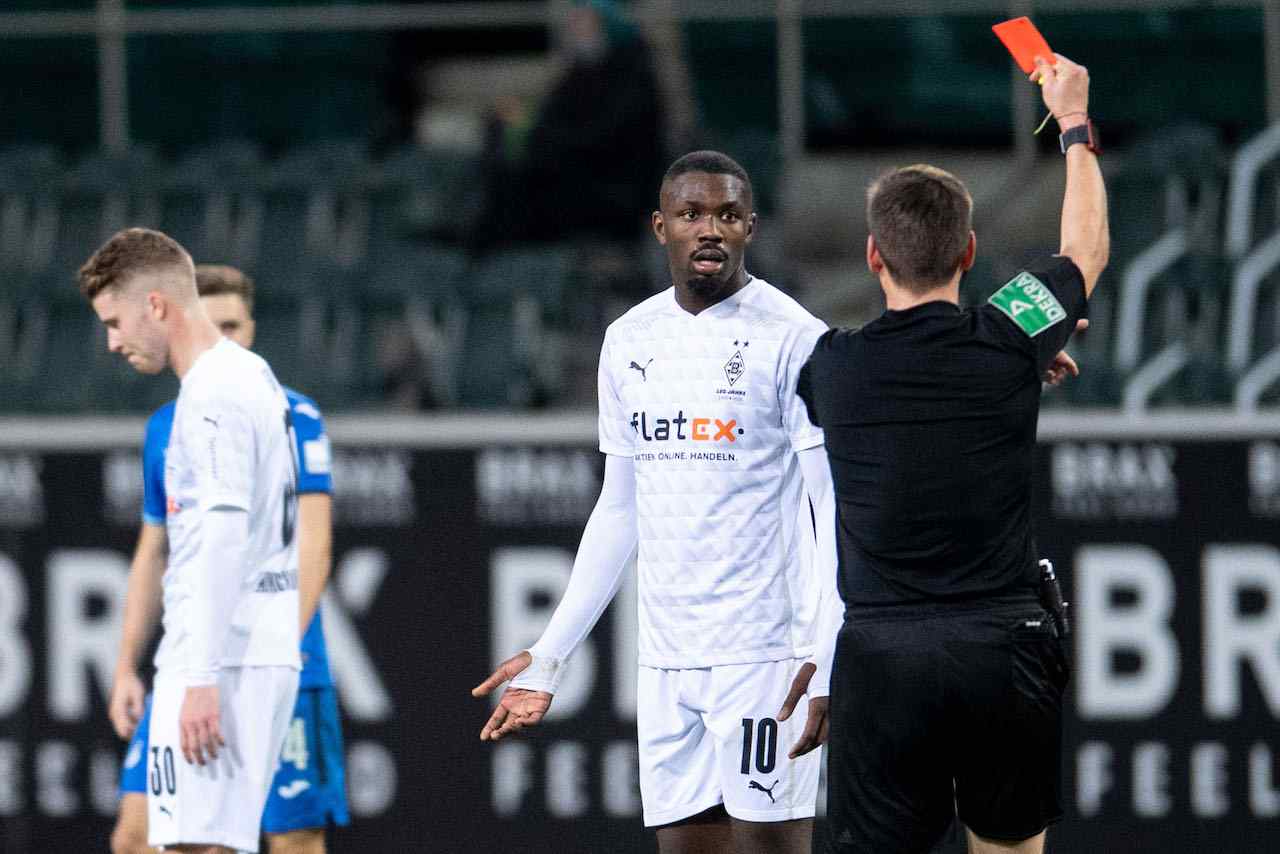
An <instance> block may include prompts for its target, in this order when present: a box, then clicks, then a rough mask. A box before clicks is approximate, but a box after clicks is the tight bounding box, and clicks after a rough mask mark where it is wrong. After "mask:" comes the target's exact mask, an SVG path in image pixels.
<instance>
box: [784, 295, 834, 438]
mask: <svg viewBox="0 0 1280 854" xmlns="http://www.w3.org/2000/svg"><path fill="white" fill-rule="evenodd" d="M826 331H827V325H826V324H825V323H823V322H822V321H820V320H818V319H817V318H812V317H811V318H809V322H807V323H805V324H804V325H803V326H797V327H796V329H795V331H794V332H793V333H792V335H791V336H790V340H789V341H788V342H787V344H786V346H785V347H784V351H783V361H782V365H781V366H780V370H779V371H778V381H779V387H778V407H779V409H781V410H782V426H783V429H784V430H785V431H786V433H787V437H788V438H789V439H790V440H791V447H792V448H793V449H795V450H797V451H803V450H805V449H807V448H816V447H818V446H819V445H821V444H822V443H823V441H824V439H823V436H822V428H821V427H817V426H815V425H814V424H813V422H811V421H810V420H809V413H808V411H807V410H806V408H805V405H804V401H803V400H801V399H800V396H799V395H798V394H796V386H797V384H798V383H799V382H800V371H801V370H802V369H803V368H804V366H805V363H806V362H808V361H809V357H810V356H811V355H813V347H814V345H815V344H816V343H817V341H818V339H819V338H820V337H822V333H824V332H826Z"/></svg>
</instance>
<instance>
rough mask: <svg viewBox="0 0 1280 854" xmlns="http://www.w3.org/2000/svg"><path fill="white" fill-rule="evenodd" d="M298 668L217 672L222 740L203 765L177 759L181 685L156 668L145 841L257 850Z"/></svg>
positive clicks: (295, 694)
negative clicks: (223, 743)
mask: <svg viewBox="0 0 1280 854" xmlns="http://www.w3.org/2000/svg"><path fill="white" fill-rule="evenodd" d="M297 693H298V671H297V670H294V669H293V668H291V667H229V668H224V669H223V670H221V671H219V672H218V700H219V703H220V705H221V707H222V708H221V720H220V723H221V728H222V737H223V740H225V741H226V743H227V744H226V747H223V748H221V749H220V750H219V751H218V758H217V759H216V760H214V761H213V762H211V763H210V764H208V765H203V766H202V765H192V764H188V763H187V761H186V760H185V759H183V758H182V750H181V745H182V740H181V732H180V730H179V727H178V716H179V714H180V713H181V711H182V700H183V697H184V696H185V695H186V687H185V686H184V685H183V684H182V681H181V679H179V678H177V677H175V676H169V675H167V674H163V673H157V674H156V679H155V694H154V698H153V699H152V701H151V734H150V744H149V749H148V755H147V756H146V757H145V761H146V763H147V844H148V845H152V846H161V845H180V844H203V845H224V846H226V847H228V848H233V849H236V850H239V851H249V852H256V851H257V850H258V833H259V827H260V826H261V824H262V809H263V807H264V806H266V803H267V794H268V792H269V790H270V786H271V779H272V777H273V776H274V775H275V771H276V762H277V761H278V759H279V757H280V748H281V747H282V746H283V745H284V736H285V732H286V730H287V729H288V726H289V719H290V717H291V716H292V714H293V704H294V701H295V698H296V697H297Z"/></svg>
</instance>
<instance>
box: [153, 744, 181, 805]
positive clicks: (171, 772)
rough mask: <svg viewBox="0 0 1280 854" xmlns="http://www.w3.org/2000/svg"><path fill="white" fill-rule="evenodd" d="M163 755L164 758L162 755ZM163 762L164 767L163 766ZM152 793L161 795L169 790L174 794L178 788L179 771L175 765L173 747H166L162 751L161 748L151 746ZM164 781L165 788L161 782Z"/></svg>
mask: <svg viewBox="0 0 1280 854" xmlns="http://www.w3.org/2000/svg"><path fill="white" fill-rule="evenodd" d="M162 755H163V757H164V758H163V760H162V759H161V756H162ZM162 763H163V767H161V766H162ZM148 776H150V778H151V794H153V795H160V794H162V793H163V792H167V793H168V794H170V795H172V794H173V793H174V792H176V791H177V790H178V772H177V769H176V768H175V767H174V765H173V748H172V747H166V748H165V749H164V751H163V754H162V753H161V750H160V748H158V747H153V748H151V773H150V774H149V775H148ZM162 783H163V790H162V789H161V784H162Z"/></svg>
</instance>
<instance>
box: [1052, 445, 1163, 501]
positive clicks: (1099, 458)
mask: <svg viewBox="0 0 1280 854" xmlns="http://www.w3.org/2000/svg"><path fill="white" fill-rule="evenodd" d="M1176 461H1177V452H1176V451H1175V450H1174V449H1173V447H1172V446H1171V445H1165V444H1161V443H1158V442H1141V443H1118V444H1116V443H1108V442H1090V443H1085V444H1081V443H1076V442H1062V443H1060V444H1057V445H1054V447H1053V455H1052V473H1053V514H1054V515H1055V516H1058V517H1060V518H1065V519H1149V520H1150V519H1157V520H1158V519H1172V518H1174V517H1175V516H1177V514H1178V478H1177V474H1176V472H1175V470H1174V463H1175V462H1176Z"/></svg>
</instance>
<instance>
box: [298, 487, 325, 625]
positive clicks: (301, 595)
mask: <svg viewBox="0 0 1280 854" xmlns="http://www.w3.org/2000/svg"><path fill="white" fill-rule="evenodd" d="M298 538H299V539H298V619H299V620H300V621H301V625H300V626H299V627H298V635H299V637H301V636H302V635H304V634H306V631H307V627H308V626H310V625H311V618H312V617H314V616H315V613H316V608H318V607H319V605H320V596H321V594H323V593H324V588H325V585H326V584H328V583H329V573H330V571H331V570H332V567H333V497H332V496H330V495H329V494H327V493H324V492H308V493H305V494H303V495H299V496H298Z"/></svg>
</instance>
